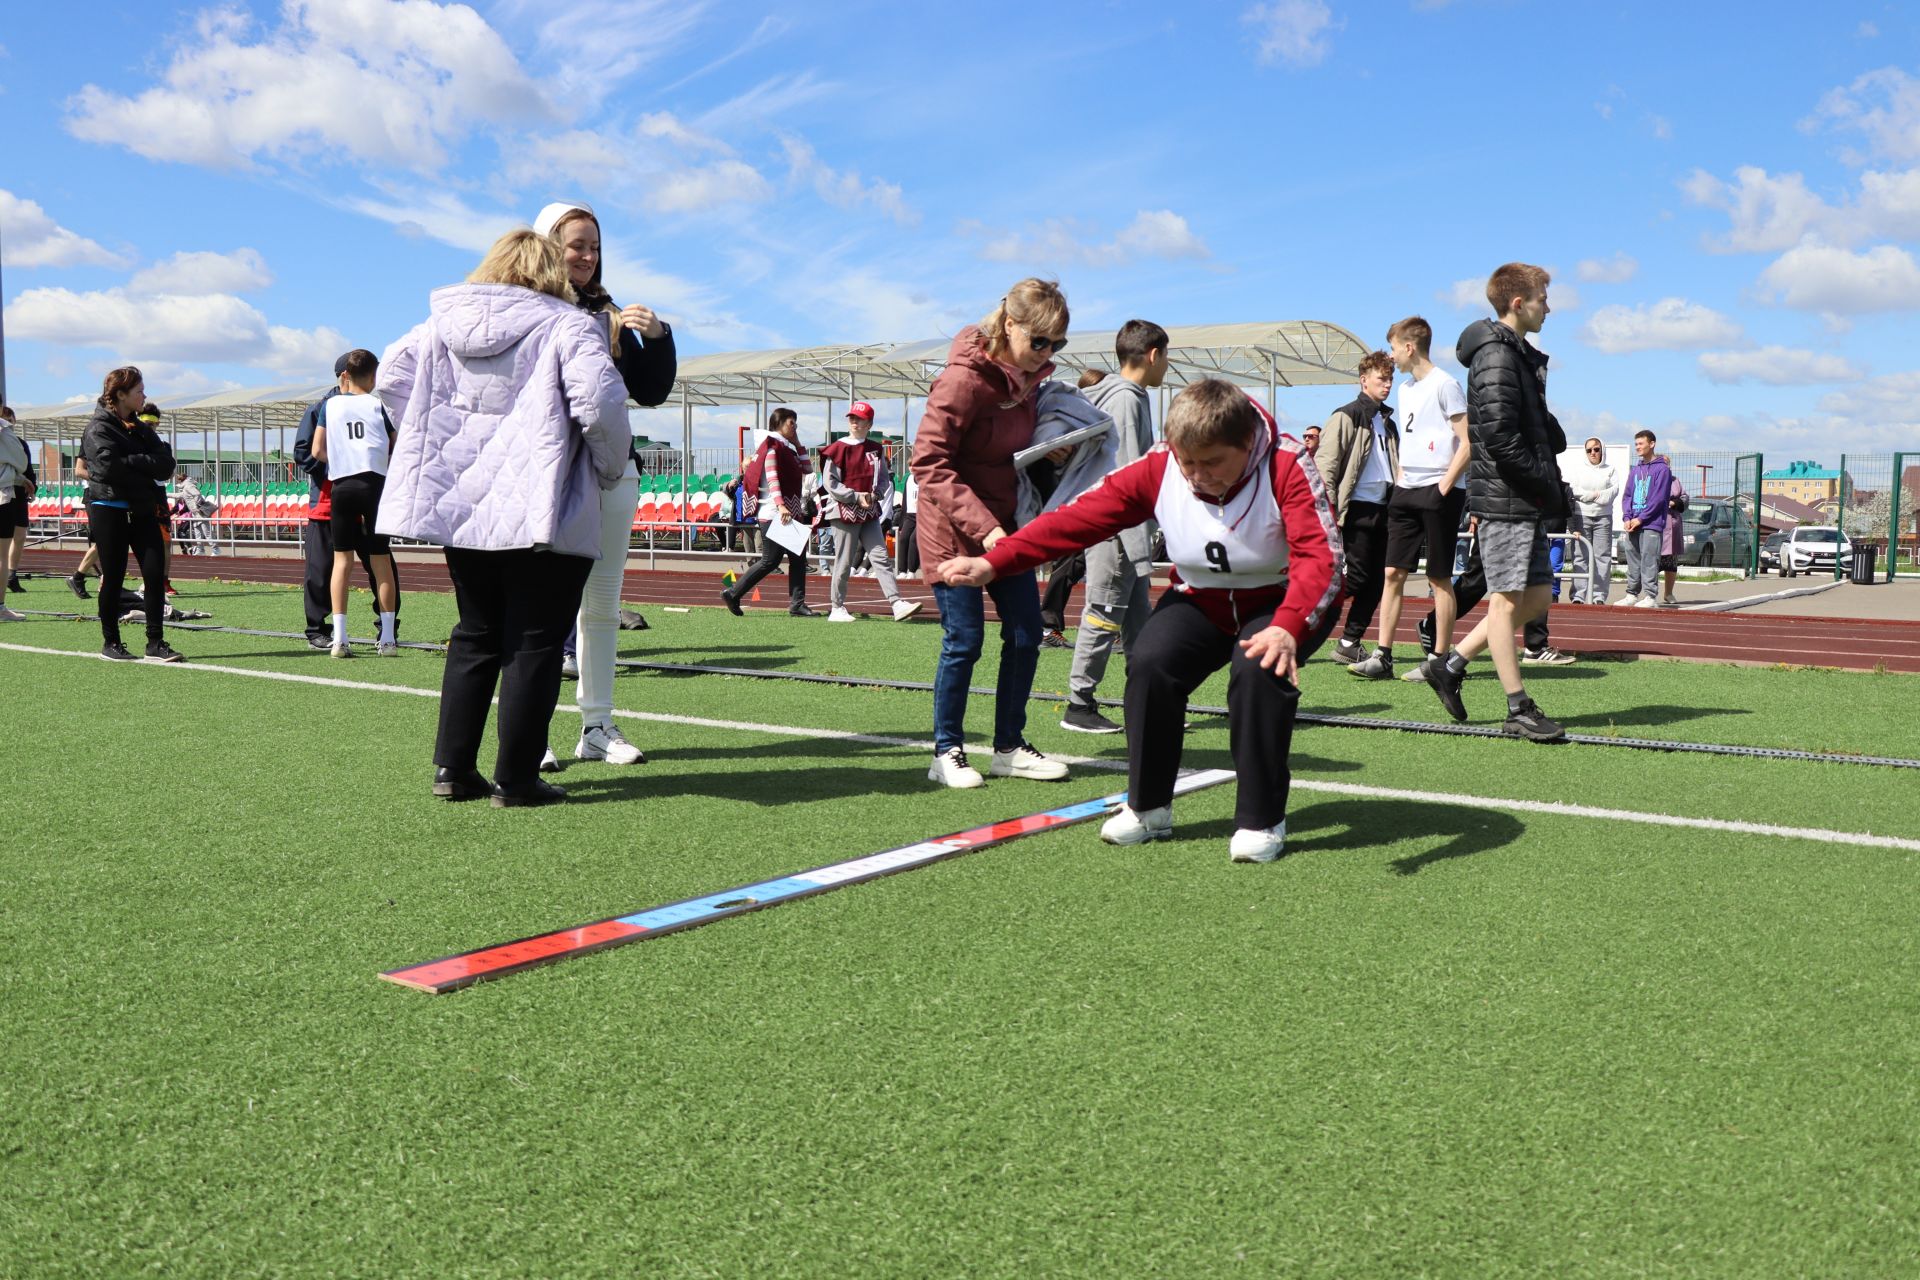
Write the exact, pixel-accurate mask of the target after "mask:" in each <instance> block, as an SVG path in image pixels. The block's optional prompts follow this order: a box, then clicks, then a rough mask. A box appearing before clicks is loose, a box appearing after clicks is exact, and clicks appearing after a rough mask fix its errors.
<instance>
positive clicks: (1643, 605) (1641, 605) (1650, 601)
mask: <svg viewBox="0 0 1920 1280" xmlns="http://www.w3.org/2000/svg"><path fill="white" fill-rule="evenodd" d="M1633 607H1634V608H1636V609H1657V608H1659V607H1660V602H1659V601H1658V600H1655V599H1654V598H1653V597H1652V596H1641V597H1640V598H1639V599H1638V600H1635V601H1634V602H1633Z"/></svg>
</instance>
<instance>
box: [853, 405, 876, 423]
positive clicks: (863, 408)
mask: <svg viewBox="0 0 1920 1280" xmlns="http://www.w3.org/2000/svg"><path fill="white" fill-rule="evenodd" d="M847 416H848V417H849V418H859V419H862V420H863V421H866V422H872V421H873V406H872V405H870V404H868V403H867V402H866V401H865V400H855V401H854V402H853V403H852V404H850V405H848V406H847Z"/></svg>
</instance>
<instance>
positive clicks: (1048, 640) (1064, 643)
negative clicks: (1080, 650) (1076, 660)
mask: <svg viewBox="0 0 1920 1280" xmlns="http://www.w3.org/2000/svg"><path fill="white" fill-rule="evenodd" d="M1040 647H1041V648H1042V649H1071V648H1073V642H1072V641H1071V640H1069V639H1067V638H1066V637H1065V636H1064V635H1062V634H1060V633H1059V632H1058V631H1055V630H1053V629H1052V628H1051V627H1049V628H1048V629H1047V630H1045V631H1042V632H1041V633H1040Z"/></svg>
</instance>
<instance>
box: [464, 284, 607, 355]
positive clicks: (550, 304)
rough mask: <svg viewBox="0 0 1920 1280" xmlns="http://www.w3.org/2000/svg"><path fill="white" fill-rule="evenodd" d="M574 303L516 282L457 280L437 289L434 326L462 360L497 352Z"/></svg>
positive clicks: (568, 309) (565, 313)
mask: <svg viewBox="0 0 1920 1280" xmlns="http://www.w3.org/2000/svg"><path fill="white" fill-rule="evenodd" d="M573 311H574V308H573V307H572V305H570V304H569V303H567V302H564V301H562V300H561V299H559V298H556V297H554V296H552V295H551V294H546V293H536V292H535V291H534V290H532V289H522V288H520V287H519V286H517V285H511V284H455V285H448V286H447V287H446V288H444V289H435V290H434V291H433V301H432V307H431V312H432V319H431V323H432V325H433V328H434V331H435V332H436V333H438V334H439V335H440V338H441V340H442V341H443V342H445V343H446V344H447V349H448V350H449V351H451V352H453V354H454V355H456V356H459V357H460V358H461V359H463V360H472V359H479V358H484V357H486V356H497V355H499V354H500V353H501V352H503V351H505V350H507V349H508V348H509V347H511V346H513V345H514V344H515V343H517V342H519V341H520V340H521V339H522V338H525V337H526V336H527V335H528V334H529V333H532V332H533V331H534V330H535V329H537V328H539V327H540V326H541V325H544V324H548V323H551V322H552V320H553V319H554V317H555V316H562V315H570V314H572V313H573Z"/></svg>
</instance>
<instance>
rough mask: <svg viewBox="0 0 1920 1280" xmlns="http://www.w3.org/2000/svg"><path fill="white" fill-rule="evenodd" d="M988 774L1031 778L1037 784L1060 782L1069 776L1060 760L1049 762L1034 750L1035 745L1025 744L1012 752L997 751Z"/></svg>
mask: <svg viewBox="0 0 1920 1280" xmlns="http://www.w3.org/2000/svg"><path fill="white" fill-rule="evenodd" d="M987 772H988V773H990V774H992V775H993V776H994V777H996V778H1031V779H1032V780H1034V781H1035V782H1058V781H1060V780H1061V779H1062V778H1065V777H1066V776H1067V766H1065V765H1063V764H1061V763H1060V762H1059V761H1058V760H1049V759H1047V758H1046V757H1045V756H1043V755H1041V754H1040V753H1039V752H1038V751H1035V750H1034V749H1033V744H1032V743H1028V742H1023V743H1021V744H1020V745H1019V746H1017V747H1015V748H1013V749H1012V750H1011V751H996V752H994V753H993V759H992V761H991V762H989V763H988V765H987Z"/></svg>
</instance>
